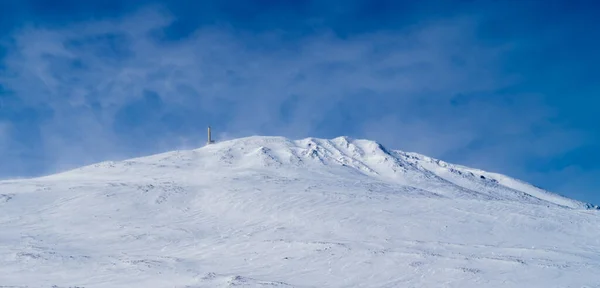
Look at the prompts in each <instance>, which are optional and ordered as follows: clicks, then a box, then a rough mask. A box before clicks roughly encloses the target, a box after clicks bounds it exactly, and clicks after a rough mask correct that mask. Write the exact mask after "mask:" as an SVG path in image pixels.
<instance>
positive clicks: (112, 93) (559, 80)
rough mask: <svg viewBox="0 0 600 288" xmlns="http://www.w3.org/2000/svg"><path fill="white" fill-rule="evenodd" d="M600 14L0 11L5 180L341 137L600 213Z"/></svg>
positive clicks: (149, 6)
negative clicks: (499, 178)
mask: <svg viewBox="0 0 600 288" xmlns="http://www.w3.org/2000/svg"><path fill="white" fill-rule="evenodd" d="M598 11H600V6H599V5H598V4H596V2H595V1H556V0H547V1H509V0H507V1H467V0H463V1H459V0H457V1H377V0H369V1H356V0H349V1H301V0H296V1H274V0H271V1H268V0H262V1H258V0H255V1H250V0H247V1H241V0H240V1H232V0H223V1H115V0H98V1H96V0H89V1H76V0H70V1H64V0H63V1H58V0H57V1H24V0H23V1H21V0H19V1H17V0H14V1H2V2H0V178H11V177H30V176H36V175H43V174H49V173H54V172H57V171H62V170H65V169H70V168H74V167H77V166H81V165H85V164H90V163H94V162H98V161H104V160H109V159H124V158H128V157H134V156H140V155H148V154H151V153H157V152H163V151H168V150H173V149H186V148H195V147H198V146H201V145H203V143H204V141H205V128H206V125H207V124H209V123H210V124H211V125H212V126H213V127H214V129H215V131H216V134H217V135H216V137H217V139H230V138H234V137H242V136H248V135H257V134H258V135H282V136H287V137H291V138H304V137H309V136H311V137H325V138H330V137H336V136H340V135H348V136H352V137H356V138H369V139H372V140H377V141H379V142H381V143H383V144H384V145H386V146H387V147H389V148H391V149H400V150H404V151H415V152H420V153H423V154H426V155H429V156H433V157H437V158H441V159H444V160H446V161H448V162H454V163H460V164H463V165H468V166H473V167H477V168H481V169H485V170H490V171H495V172H500V173H504V174H507V175H510V176H513V177H517V178H520V179H523V180H525V181H528V182H531V183H533V184H535V185H538V186H541V187H543V188H546V189H549V190H551V191H554V192H558V193H560V194H563V195H566V196H569V197H572V198H575V199H579V200H584V201H588V202H593V203H600V189H599V187H600V149H598V148H600V126H599V125H598V123H600V114H597V113H595V112H596V110H598V107H600V97H599V95H600V94H599V93H600V84H599V83H600V82H598V80H597V77H598V75H599V74H600V73H599V68H598V67H599V64H600V53H598V52H597V51H600V29H597V28H595V27H600V23H598V22H599V21H600V20H598V19H600V17H599V16H600V15H598V14H600V12H598Z"/></svg>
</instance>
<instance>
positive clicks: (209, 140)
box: [206, 126, 215, 145]
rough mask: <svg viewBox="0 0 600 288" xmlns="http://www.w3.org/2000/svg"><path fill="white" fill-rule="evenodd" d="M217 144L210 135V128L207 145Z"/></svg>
mask: <svg viewBox="0 0 600 288" xmlns="http://www.w3.org/2000/svg"><path fill="white" fill-rule="evenodd" d="M212 143H215V141H213V140H212V138H211V135H210V126H208V141H206V145H209V144H212Z"/></svg>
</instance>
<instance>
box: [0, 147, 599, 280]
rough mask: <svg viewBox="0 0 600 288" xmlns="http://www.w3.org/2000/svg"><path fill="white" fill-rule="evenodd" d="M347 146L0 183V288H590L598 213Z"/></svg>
mask: <svg viewBox="0 0 600 288" xmlns="http://www.w3.org/2000/svg"><path fill="white" fill-rule="evenodd" d="M592 208H594V207H592V206H591V205H589V204H586V203H582V202H579V201H575V200H571V199H568V198H565V197H562V196H559V195H556V194H553V193H550V192H547V191H544V190H542V189H539V188H536V187H534V186H532V185H529V184H527V183H524V182H521V181H518V180H515V179H512V178H509V177H506V176H503V175H499V174H495V173H489V172H484V171H480V170H476V169H471V168H467V167H462V166H458V165H453V164H449V163H445V162H443V161H440V160H437V159H432V158H429V157H426V156H423V155H419V154H416V153H406V152H402V151H392V150H388V149H386V148H385V147H383V146H381V145H380V144H378V143H376V142H373V141H368V140H354V139H350V138H347V137H339V138H335V139H329V140H326V139H314V138H310V139H303V140H297V141H292V140H289V139H286V138H281V137H248V138H241V139H235V140H231V141H227V142H222V143H216V144H213V145H208V146H206V147H202V148H200V149H196V150H190V151H173V152H168V153H163V154H158V155H153V156H149V157H143V158H137V159H131V160H127V161H122V162H104V163H99V164H96V165H91V166H87V167H82V168H80V169H76V170H72V171H68V172H65V173H61V174H56V175H51V176H47V177H40V178H35V179H26V180H12V181H1V182H0V287H7V286H8V287H231V286H243V287H531V288H534V287H600V229H599V228H600V212H599V211H598V210H596V209H592Z"/></svg>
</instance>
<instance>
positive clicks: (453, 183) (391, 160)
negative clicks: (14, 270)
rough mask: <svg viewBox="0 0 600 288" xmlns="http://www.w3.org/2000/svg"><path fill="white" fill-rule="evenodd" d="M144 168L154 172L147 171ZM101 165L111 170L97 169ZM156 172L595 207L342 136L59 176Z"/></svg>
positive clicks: (243, 144) (258, 140) (170, 156)
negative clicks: (298, 174)
mask: <svg viewBox="0 0 600 288" xmlns="http://www.w3.org/2000/svg"><path fill="white" fill-rule="evenodd" d="M117 166H118V167H120V168H117ZM148 166H150V167H155V168H158V169H154V170H153V169H147V168H148ZM101 167H112V168H113V169H112V171H111V170H101V171H100V170H97V169H99V168H101ZM143 167H145V168H143ZM186 167H187V168H186ZM161 168H163V169H167V170H168V169H171V168H174V169H176V170H180V171H181V172H180V173H183V174H185V173H190V172H192V171H193V173H201V172H203V171H226V170H227V169H233V170H239V169H246V170H248V171H252V170H265V169H267V170H269V169H270V170H271V172H272V173H275V174H277V173H284V172H285V173H289V172H290V171H297V170H299V169H300V170H305V171H309V172H311V173H328V174H330V175H333V176H335V177H352V178H354V179H368V180H369V181H381V182H382V183H388V184H393V185H401V186H406V187H411V188H414V189H420V190H425V191H429V192H432V193H434V194H435V195H438V196H440V197H448V198H459V199H480V200H481V199H483V200H489V201H521V202H525V203H530V204H536V205H558V206H563V207H569V208H576V209H590V207H596V206H594V205H591V204H588V203H583V202H580V201H576V200H572V199H569V198H566V197H563V196H561V195H558V194H555V193H551V192H548V191H545V190H543V189H540V188H538V187H535V186H533V185H531V184H529V183H526V182H523V181H519V180H517V179H514V178H511V177H508V176H505V175H502V174H499V173H491V172H487V171H483V170H480V169H474V168H469V167H465V166H462V165H456V164H452V163H448V162H445V161H442V160H439V159H435V158H432V157H429V156H425V155H422V154H419V153H414V152H404V151H400V150H390V149H388V148H386V147H385V146H383V145H382V144H380V143H378V142H376V141H372V140H368V139H354V138H351V137H348V136H339V137H336V138H332V139H323V138H314V137H308V138H304V139H298V140H292V139H289V138H285V137H281V136H250V137H243V138H237V139H232V140H227V141H222V142H216V143H214V144H210V145H206V146H204V147H200V148H197V149H194V150H186V151H172V152H167V153H161V154H157V155H152V156H148V157H141V158H136V159H131V160H126V161H121V162H105V163H100V164H96V165H91V166H87V167H83V168H80V169H76V170H74V171H70V172H67V173H62V174H61V175H62V177H65V176H68V175H81V173H84V174H85V173H90V172H91V171H90V170H93V174H95V175H98V176H100V175H123V174H124V173H134V172H133V171H134V170H137V172H136V173H139V172H143V171H147V172H148V173H150V174H153V173H161V172H160V171H161V170H162V169H161ZM176 170H169V171H176Z"/></svg>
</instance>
